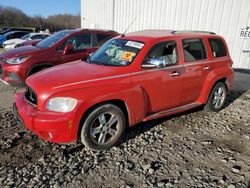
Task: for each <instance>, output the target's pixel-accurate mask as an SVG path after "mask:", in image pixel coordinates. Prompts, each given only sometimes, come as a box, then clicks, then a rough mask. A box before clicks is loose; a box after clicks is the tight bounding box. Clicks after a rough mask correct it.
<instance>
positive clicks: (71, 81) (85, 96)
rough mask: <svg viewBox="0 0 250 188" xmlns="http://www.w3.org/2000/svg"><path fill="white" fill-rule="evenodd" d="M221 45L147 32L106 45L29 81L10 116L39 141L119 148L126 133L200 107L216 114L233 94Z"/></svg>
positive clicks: (212, 38)
mask: <svg viewBox="0 0 250 188" xmlns="http://www.w3.org/2000/svg"><path fill="white" fill-rule="evenodd" d="M233 75H234V73H233V70H232V60H231V58H230V55H229V53H228V49H227V46H226V43H225V41H224V39H223V38H222V37H220V36H217V35H216V34H214V33H210V32H186V31H164V30H146V31H139V32H134V33H129V34H126V35H121V36H119V37H116V38H114V39H111V40H109V41H108V42H106V43H105V44H104V45H103V46H102V47H101V48H100V49H98V50H97V51H96V52H95V53H94V54H93V55H92V56H90V57H89V58H88V59H87V60H86V61H82V60H79V61H75V62H73V63H68V64H64V65H61V66H57V67H53V68H50V69H48V70H45V71H42V72H40V73H37V74H35V75H32V76H31V77H30V78H28V79H27V81H26V83H27V86H28V87H27V91H26V92H24V93H19V94H17V95H16V99H15V100H16V104H15V105H14V111H15V113H16V115H17V117H18V119H19V120H21V121H22V122H23V123H24V125H25V126H26V127H27V128H28V129H29V130H31V131H33V132H35V133H36V134H37V135H38V136H39V137H41V138H43V139H45V140H47V141H51V142H57V143H67V142H75V141H77V140H78V139H80V140H81V142H82V143H83V144H84V145H86V146H87V147H89V148H91V149H93V150H105V149H108V148H110V147H112V146H113V145H115V144H117V142H118V141H119V139H120V138H121V137H122V135H123V132H124V130H125V128H126V127H127V126H130V127H131V126H133V125H135V124H138V123H139V122H142V121H148V120H152V119H155V118H161V117H163V116H167V115H171V114H175V113H179V112H183V111H186V110H189V109H192V108H195V107H198V106H201V105H204V106H205V109H208V110H211V111H219V110H220V109H222V108H223V105H224V103H225V101H226V98H227V93H228V92H229V91H230V90H231V88H232V82H233Z"/></svg>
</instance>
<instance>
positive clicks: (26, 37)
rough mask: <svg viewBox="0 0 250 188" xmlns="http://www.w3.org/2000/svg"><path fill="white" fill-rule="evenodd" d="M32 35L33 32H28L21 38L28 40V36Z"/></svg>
mask: <svg viewBox="0 0 250 188" xmlns="http://www.w3.org/2000/svg"><path fill="white" fill-rule="evenodd" d="M31 36H32V34H31V33H29V34H27V35H24V36H23V37H21V39H23V40H27V39H28V38H30V37H31Z"/></svg>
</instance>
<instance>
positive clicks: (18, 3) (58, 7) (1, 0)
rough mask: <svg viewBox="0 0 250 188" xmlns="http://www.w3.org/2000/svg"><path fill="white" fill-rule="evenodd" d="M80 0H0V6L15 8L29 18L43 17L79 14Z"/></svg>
mask: <svg viewBox="0 0 250 188" xmlns="http://www.w3.org/2000/svg"><path fill="white" fill-rule="evenodd" d="M80 1H81V0H0V5H2V6H10V7H15V8H18V9H20V10H22V11H23V12H24V13H25V14H27V15H29V16H33V15H42V16H43V17H47V16H51V15H55V14H64V13H69V14H74V15H76V14H79V13H80V12H81V6H80Z"/></svg>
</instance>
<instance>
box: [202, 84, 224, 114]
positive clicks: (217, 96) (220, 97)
mask: <svg viewBox="0 0 250 188" xmlns="http://www.w3.org/2000/svg"><path fill="white" fill-rule="evenodd" d="M226 100H227V86H226V85H225V84H224V83H223V82H218V83H217V84H216V85H215V86H214V87H213V89H212V91H211V93H210V96H209V98H208V101H207V104H206V105H205V107H204V109H205V110H206V111H213V112H218V111H220V110H221V109H222V108H223V107H224V104H225V102H226Z"/></svg>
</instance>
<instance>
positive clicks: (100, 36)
mask: <svg viewBox="0 0 250 188" xmlns="http://www.w3.org/2000/svg"><path fill="white" fill-rule="evenodd" d="M111 38H112V36H110V35H107V34H97V35H96V40H97V46H101V45H103V44H104V43H105V42H106V41H107V40H109V39H111Z"/></svg>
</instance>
